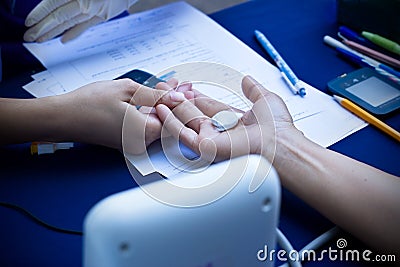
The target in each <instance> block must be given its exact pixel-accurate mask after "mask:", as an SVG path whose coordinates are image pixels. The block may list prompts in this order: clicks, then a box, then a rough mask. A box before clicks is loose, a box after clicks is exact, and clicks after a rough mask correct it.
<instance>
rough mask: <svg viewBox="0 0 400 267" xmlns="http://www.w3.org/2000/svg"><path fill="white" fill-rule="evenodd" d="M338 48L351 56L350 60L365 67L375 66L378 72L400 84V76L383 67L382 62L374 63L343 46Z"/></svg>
mask: <svg viewBox="0 0 400 267" xmlns="http://www.w3.org/2000/svg"><path fill="white" fill-rule="evenodd" d="M336 50H337V51H338V52H339V53H341V54H342V55H344V56H346V57H347V58H349V59H350V60H352V61H354V62H355V63H357V64H359V65H361V66H364V67H369V68H373V69H375V70H376V71H377V72H378V73H380V74H382V75H383V76H386V77H388V78H389V79H391V80H392V81H394V82H396V83H399V84H400V78H398V77H396V75H393V74H391V73H389V72H388V71H386V70H385V69H384V68H382V66H381V65H382V64H379V65H376V64H373V63H371V62H369V61H368V60H366V59H364V58H362V57H360V56H358V55H355V54H353V53H351V52H350V51H348V50H346V49H343V48H341V47H336Z"/></svg>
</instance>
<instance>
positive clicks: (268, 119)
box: [156, 76, 302, 162]
mask: <svg viewBox="0 0 400 267" xmlns="http://www.w3.org/2000/svg"><path fill="white" fill-rule="evenodd" d="M242 90H243V93H244V95H245V96H246V97H247V98H248V99H249V100H250V101H251V102H252V103H253V107H252V109H251V110H249V111H248V112H246V113H244V114H243V116H242V118H241V119H240V120H239V123H238V124H237V125H236V126H235V127H234V128H232V129H230V130H228V131H223V132H219V131H218V130H217V129H216V128H215V127H214V126H213V124H212V122H211V120H210V117H212V116H213V115H215V114H216V113H218V112H219V111H221V110H231V107H229V106H227V105H225V104H222V103H220V102H218V101H216V100H213V99H211V98H208V97H205V96H203V95H201V94H199V93H198V92H195V98H194V101H193V100H192V101H185V102H183V103H181V104H179V105H178V106H176V107H175V108H174V109H172V110H171V109H170V108H168V107H167V106H165V105H162V104H160V105H158V106H157V107H156V110H157V114H158V116H159V118H160V119H161V121H162V122H163V124H164V127H165V128H166V129H167V130H168V132H169V133H170V134H171V135H173V136H174V137H176V138H178V139H180V140H181V141H182V142H183V143H184V144H185V145H187V146H188V147H190V148H191V149H192V150H194V151H196V152H197V153H198V154H199V155H201V157H202V158H203V159H205V160H208V161H220V160H224V159H228V158H230V157H236V156H241V155H245V154H262V155H263V156H265V157H266V158H267V159H268V160H269V161H270V162H272V160H273V158H274V154H275V151H276V150H277V149H278V148H277V142H279V141H280V140H281V139H285V138H286V136H291V135H292V134H300V135H302V134H301V132H300V131H298V130H297V129H296V128H295V126H294V124H293V121H292V118H291V116H290V114H289V111H288V110H287V107H286V105H285V104H284V102H283V101H282V99H281V98H280V97H279V96H277V95H276V94H274V93H272V92H270V91H268V90H266V89H265V88H263V87H262V85H261V84H259V83H258V82H256V81H255V80H254V79H252V78H251V77H249V76H246V77H245V78H244V79H243V81H242ZM193 102H194V104H193ZM235 112H236V111H235Z"/></svg>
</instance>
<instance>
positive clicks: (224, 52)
mask: <svg viewBox="0 0 400 267" xmlns="http://www.w3.org/2000/svg"><path fill="white" fill-rule="evenodd" d="M24 45H25V47H26V48H27V49H28V50H29V51H30V52H31V53H32V54H34V55H35V56H36V57H37V58H38V59H39V60H40V61H41V62H42V64H43V65H44V66H45V67H46V68H47V71H44V72H42V73H38V74H36V75H34V76H33V79H34V80H33V81H32V82H31V83H29V84H27V85H25V86H24V88H25V89H26V90H27V91H28V92H30V93H31V94H32V95H34V96H36V97H43V96H49V95H58V94H62V93H66V92H70V91H72V90H75V89H77V88H79V87H81V86H83V85H85V84H88V83H91V82H95V81H99V80H110V79H114V78H116V77H118V76H120V75H122V74H124V73H126V72H128V71H130V70H132V69H142V70H146V71H148V72H150V73H153V74H158V73H161V72H162V71H164V70H165V69H169V70H171V69H172V70H173V69H174V67H173V66H177V67H176V68H178V66H179V65H180V64H182V63H191V62H212V63H217V64H219V66H220V64H224V65H226V66H229V68H230V69H234V70H236V71H237V72H238V73H241V74H242V75H246V74H249V75H251V76H253V77H254V78H255V79H257V80H258V81H259V82H260V83H262V84H263V85H264V86H265V87H266V88H268V89H269V90H271V91H273V92H275V93H277V94H278V95H280V96H281V97H282V99H283V100H284V101H285V103H286V105H287V106H288V108H289V111H290V113H291V115H292V117H293V119H294V121H295V125H296V127H298V129H300V130H301V131H303V133H304V134H305V135H306V136H307V137H308V138H310V139H311V140H313V141H314V142H316V143H318V144H320V145H321V146H324V147H327V146H330V145H332V144H334V143H335V142H337V141H339V140H341V139H342V138H344V137H346V136H348V135H349V134H351V133H353V132H355V131H357V130H359V129H361V128H362V127H364V126H365V125H366V123H365V122H363V121H362V120H360V119H358V118H357V117H355V116H354V115H352V114H351V113H349V112H348V111H346V110H344V109H342V108H341V107H340V106H339V105H338V104H337V103H336V102H335V101H333V100H332V98H331V97H330V96H328V95H326V94H324V93H322V92H320V91H319V90H317V89H315V88H313V87H311V86H309V85H306V91H307V95H306V97H304V98H301V97H299V96H297V95H293V94H292V92H291V91H290V90H289V89H288V88H287V85H286V84H285V82H284V80H283V79H282V77H281V75H280V72H279V71H278V69H277V68H276V67H274V66H273V65H271V64H270V63H269V62H268V61H266V60H265V59H264V58H262V57H261V56H260V55H258V54H257V53H255V52H254V51H253V50H252V49H250V48H249V47H248V46H246V45H245V44H244V43H243V42H241V41H240V40H238V39H237V38H236V37H235V36H233V35H232V34H230V33H229V32H228V31H227V30H225V29H224V28H222V27H221V26H220V25H219V24H217V23H216V22H214V21H213V20H212V19H210V18H209V17H208V16H206V15H205V14H203V13H201V12H200V11H198V10H196V9H195V8H193V7H192V6H190V5H188V4H187V3H185V2H176V3H172V4H169V5H166V6H163V7H160V8H156V9H153V10H149V11H145V12H142V13H138V14H132V15H130V16H127V17H124V18H121V19H117V20H113V21H109V22H106V23H103V24H100V25H97V26H95V27H93V28H91V29H89V30H88V31H86V32H85V33H84V34H83V35H82V36H80V37H79V38H77V39H76V40H73V41H71V42H69V43H67V44H62V43H61V41H60V39H54V40H51V41H49V42H46V43H40V44H38V43H27V44H24ZM217 64H215V66H218V65H217ZM197 72H198V70H197ZM176 73H179V71H176ZM233 87H235V88H232V89H233V90H234V91H235V92H236V93H237V94H239V95H241V90H240V83H239V82H238V84H237V86H233ZM225 97H227V98H229V96H224V97H223V98H225ZM228 103H229V101H228ZM327 122H329V123H327ZM149 156H150V159H151V160H152V161H154V162H155V161H157V162H158V164H151V167H149V165H148V162H147V163H145V162H144V161H145V159H143V157H141V156H129V157H128V159H129V160H130V161H131V162H132V163H133V165H134V166H135V167H136V168H137V169H138V170H139V171H141V172H142V174H143V175H145V174H148V173H150V172H154V171H157V172H160V173H161V174H163V175H165V176H167V177H169V176H170V175H173V174H176V173H179V172H181V171H182V170H181V168H176V167H174V166H175V164H174V165H171V164H170V162H169V160H167V158H166V157H165V155H164V153H163V151H162V150H161V147H160V145H159V144H158V143H157V144H154V145H153V146H152V147H150V149H149ZM155 166H157V167H155Z"/></svg>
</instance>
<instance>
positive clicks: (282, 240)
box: [276, 228, 301, 267]
mask: <svg viewBox="0 0 400 267" xmlns="http://www.w3.org/2000/svg"><path fill="white" fill-rule="evenodd" d="M276 234H277V238H278V244H279V245H280V246H281V248H282V249H284V250H285V251H286V254H288V255H289V254H290V252H291V251H294V249H293V246H292V244H290V242H289V240H288V239H287V238H286V236H285V235H284V234H283V233H282V232H281V230H279V229H278V228H276ZM289 258H290V257H289ZM286 264H287V263H286ZM288 265H290V266H292V267H301V262H300V261H296V260H295V261H292V260H290V262H289V264H288Z"/></svg>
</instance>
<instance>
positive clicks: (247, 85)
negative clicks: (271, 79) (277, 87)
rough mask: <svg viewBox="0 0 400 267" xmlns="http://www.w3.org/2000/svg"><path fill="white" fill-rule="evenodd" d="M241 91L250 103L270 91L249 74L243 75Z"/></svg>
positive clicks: (263, 96)
mask: <svg viewBox="0 0 400 267" xmlns="http://www.w3.org/2000/svg"><path fill="white" fill-rule="evenodd" d="M242 91H243V93H244V95H245V96H246V97H247V98H248V99H249V100H250V101H251V102H252V103H255V102H257V101H258V100H260V99H262V98H265V95H267V94H268V93H271V92H270V91H268V90H267V89H265V88H264V86H262V85H261V84H260V83H259V82H257V81H256V80H255V79H254V78H253V77H251V76H249V75H247V76H245V77H244V78H243V80H242Z"/></svg>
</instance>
